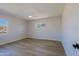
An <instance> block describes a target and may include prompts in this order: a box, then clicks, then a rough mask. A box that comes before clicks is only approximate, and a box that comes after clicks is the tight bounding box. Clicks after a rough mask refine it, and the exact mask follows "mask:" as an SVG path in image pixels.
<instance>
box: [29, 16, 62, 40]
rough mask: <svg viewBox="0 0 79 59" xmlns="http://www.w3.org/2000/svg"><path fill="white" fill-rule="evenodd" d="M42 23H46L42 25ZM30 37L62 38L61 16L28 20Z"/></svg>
mask: <svg viewBox="0 0 79 59" xmlns="http://www.w3.org/2000/svg"><path fill="white" fill-rule="evenodd" d="M41 24H45V25H44V26H41ZM28 38H37V39H48V40H57V41H60V39H61V17H60V16H58V17H53V18H48V19H40V20H31V21H28Z"/></svg>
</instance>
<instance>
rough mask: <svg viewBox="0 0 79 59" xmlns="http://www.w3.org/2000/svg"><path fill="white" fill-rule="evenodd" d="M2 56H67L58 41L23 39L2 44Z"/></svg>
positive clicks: (0, 50)
mask: <svg viewBox="0 0 79 59" xmlns="http://www.w3.org/2000/svg"><path fill="white" fill-rule="evenodd" d="M0 56H65V52H64V49H63V47H62V44H61V43H60V42H58V41H51V40H37V39H23V40H20V41H16V42H12V43H9V44H6V45H2V46H0Z"/></svg>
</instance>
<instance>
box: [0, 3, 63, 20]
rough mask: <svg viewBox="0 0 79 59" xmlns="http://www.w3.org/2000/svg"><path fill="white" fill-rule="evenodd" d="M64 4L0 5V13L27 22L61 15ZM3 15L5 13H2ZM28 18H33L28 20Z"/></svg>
mask: <svg viewBox="0 0 79 59" xmlns="http://www.w3.org/2000/svg"><path fill="white" fill-rule="evenodd" d="M63 8H64V4H62V3H14V4H5V3H4V4H3V3H2V4H0V12H2V11H3V10H4V11H6V12H8V13H10V14H13V15H15V16H17V17H20V18H23V19H26V20H29V19H40V18H48V17H54V16H60V15H62V12H63ZM4 14H5V13H4ZM28 16H33V17H32V18H29V17H28Z"/></svg>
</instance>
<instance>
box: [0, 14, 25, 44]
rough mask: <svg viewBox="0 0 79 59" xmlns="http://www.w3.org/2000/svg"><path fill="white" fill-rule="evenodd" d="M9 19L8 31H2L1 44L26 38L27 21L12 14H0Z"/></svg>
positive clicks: (1, 16)
mask: <svg viewBox="0 0 79 59" xmlns="http://www.w3.org/2000/svg"><path fill="white" fill-rule="evenodd" d="M0 18H3V19H6V20H7V21H8V33H5V34H1V33H0V45H1V44H5V43H9V42H13V41H16V40H20V39H23V38H26V36H27V33H26V27H27V24H26V21H25V20H22V19H19V18H15V17H12V16H5V15H0Z"/></svg>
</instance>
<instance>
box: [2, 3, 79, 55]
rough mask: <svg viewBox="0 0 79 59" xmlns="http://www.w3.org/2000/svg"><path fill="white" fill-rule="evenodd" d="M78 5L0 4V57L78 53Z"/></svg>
mask: <svg viewBox="0 0 79 59" xmlns="http://www.w3.org/2000/svg"><path fill="white" fill-rule="evenodd" d="M78 19H79V4H73V3H69V4H66V3H0V56H78V55H79V39H78V38H79V20H78Z"/></svg>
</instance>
